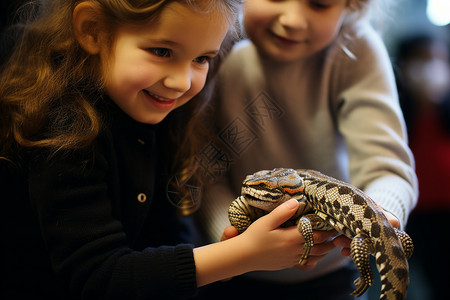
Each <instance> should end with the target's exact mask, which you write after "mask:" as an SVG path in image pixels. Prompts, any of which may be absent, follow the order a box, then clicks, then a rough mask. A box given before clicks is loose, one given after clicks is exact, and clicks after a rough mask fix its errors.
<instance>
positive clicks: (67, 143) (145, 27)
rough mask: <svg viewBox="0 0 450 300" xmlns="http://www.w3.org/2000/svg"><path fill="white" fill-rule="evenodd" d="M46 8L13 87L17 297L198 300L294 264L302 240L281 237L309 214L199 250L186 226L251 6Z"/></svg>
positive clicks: (125, 3)
mask: <svg viewBox="0 0 450 300" xmlns="http://www.w3.org/2000/svg"><path fill="white" fill-rule="evenodd" d="M38 4H39V6H37V7H36V9H35V10H34V13H36V14H37V17H36V18H35V19H34V21H32V22H29V23H27V24H25V25H24V26H25V27H24V29H23V30H24V31H23V35H22V38H21V40H20V41H19V42H18V45H17V46H16V47H15V50H14V52H13V54H12V55H11V57H10V59H9V60H8V61H7V62H6V64H5V65H4V67H3V68H2V71H1V79H0V82H1V83H0V114H1V116H2V118H1V121H0V129H1V130H0V145H1V154H2V155H1V157H2V159H1V160H0V161H1V165H0V166H1V168H0V170H1V172H2V174H1V176H2V177H1V182H2V187H1V191H2V193H3V195H2V204H3V205H5V207H4V208H3V209H2V212H4V214H5V215H4V216H2V222H3V226H2V228H4V229H5V232H3V234H2V249H3V250H5V251H6V252H7V253H6V255H4V256H3V257H4V258H5V259H4V262H2V271H3V272H5V274H7V276H6V277H7V278H6V279H4V280H3V281H2V287H1V289H0V290H1V293H2V298H4V299H10V298H12V297H14V298H18V297H19V296H20V295H22V294H24V295H23V296H24V297H26V296H29V297H30V298H33V299H69V298H70V299H72V298H74V299H80V298H81V299H99V298H100V299H148V298H152V297H153V298H154V297H160V298H168V299H173V298H178V297H181V298H185V297H190V296H193V295H194V294H195V293H196V291H197V287H200V286H204V285H206V284H208V283H211V282H213V281H217V280H221V279H224V278H228V277H231V276H234V275H238V274H242V273H244V272H248V271H252V270H273V269H281V268H285V267H289V266H292V265H295V264H296V263H297V262H298V260H299V255H300V250H299V249H300V247H299V244H300V241H301V237H300V235H299V234H298V233H297V231H296V229H295V228H292V230H286V229H279V228H278V227H279V225H280V224H282V223H283V222H284V221H285V220H286V219H288V218H289V217H290V216H291V215H292V214H293V213H294V212H295V210H296V208H297V204H296V201H292V202H288V203H287V204H286V205H284V206H283V207H281V208H280V209H279V210H277V211H274V213H273V214H271V215H270V216H268V217H267V218H265V219H263V220H262V221H261V222H259V223H258V224H255V226H253V227H252V228H251V230H249V231H248V232H247V233H246V234H245V235H243V236H242V238H239V239H232V240H229V241H225V242H223V243H217V244H212V245H206V246H203V247H199V248H195V249H194V247H193V246H192V244H190V243H192V241H193V231H192V225H191V223H190V219H188V218H186V217H181V215H183V214H187V213H189V212H190V211H191V208H192V207H193V206H194V204H193V202H195V201H196V200H197V198H195V197H190V196H189V195H190V192H191V190H189V186H192V183H194V184H195V185H196V186H197V184H200V181H199V178H200V176H199V174H198V173H196V172H195V171H196V168H195V157H194V154H195V153H196V151H197V148H198V144H199V142H198V140H199V137H201V135H202V129H203V128H202V126H201V121H202V119H201V115H202V114H201V113H202V111H203V110H204V107H205V105H206V103H205V102H204V101H205V98H204V97H205V96H206V95H205V94H199V95H198V96H196V95H197V94H198V93H199V92H200V90H201V89H202V88H203V86H204V84H205V81H206V77H207V75H209V76H212V75H213V70H211V71H210V72H209V73H208V70H210V69H212V68H213V67H214V66H215V65H216V64H217V62H218V59H219V56H220V54H221V50H220V47H221V44H222V41H223V40H224V37H225V36H226V33H227V31H228V30H229V29H230V26H231V25H232V24H233V23H234V19H235V16H236V12H237V10H238V7H239V1H237V0H220V1H216V0H214V1H209V0H199V1H189V0H179V1H164V0H158V1H150V0H121V1H117V0H85V1H79V0H76V1H75V0H73V1H67V0H51V1H40V2H38ZM209 79H211V77H210V78H209ZM209 79H208V80H209ZM192 98H195V99H193V100H192V101H191V99H192ZM189 101H190V102H189ZM187 102H189V103H188V104H186V103H187ZM184 104H186V105H185V106H184V107H182V108H178V107H180V106H182V105H184ZM175 109H176V110H175ZM174 110H175V111H174ZM174 178H175V179H174ZM188 179H189V184H190V185H188V184H186V183H187V182H188ZM171 182H173V183H177V184H175V185H171ZM175 204H176V205H175ZM177 211H179V212H180V213H177ZM274 233H275V234H274ZM3 243H4V244H3ZM170 245H175V246H170ZM263 246H264V247H263ZM269 258H270V259H269ZM3 277H5V276H3Z"/></svg>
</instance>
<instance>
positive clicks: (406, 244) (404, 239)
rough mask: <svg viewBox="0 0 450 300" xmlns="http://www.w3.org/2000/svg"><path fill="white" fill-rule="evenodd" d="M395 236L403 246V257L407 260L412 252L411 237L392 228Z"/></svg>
mask: <svg viewBox="0 0 450 300" xmlns="http://www.w3.org/2000/svg"><path fill="white" fill-rule="evenodd" d="M394 230H395V234H397V237H398V238H399V239H400V242H401V243H402V246H403V251H405V256H406V258H407V259H410V258H411V256H412V254H413V252H414V244H413V241H412V239H411V237H410V236H409V235H408V234H407V233H406V232H404V231H401V230H399V229H397V228H395V227H394Z"/></svg>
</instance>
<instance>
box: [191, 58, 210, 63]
mask: <svg viewBox="0 0 450 300" xmlns="http://www.w3.org/2000/svg"><path fill="white" fill-rule="evenodd" d="M210 60H211V57H208V56H199V57H197V58H196V59H194V62H196V63H199V64H205V63H207V62H209V61H210Z"/></svg>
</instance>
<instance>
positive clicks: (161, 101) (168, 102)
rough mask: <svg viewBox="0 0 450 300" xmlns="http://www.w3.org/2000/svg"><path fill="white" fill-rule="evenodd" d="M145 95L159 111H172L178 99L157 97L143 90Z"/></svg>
mask: <svg viewBox="0 0 450 300" xmlns="http://www.w3.org/2000/svg"><path fill="white" fill-rule="evenodd" d="M142 91H143V94H144V95H145V98H146V99H147V100H148V101H149V102H150V104H152V105H153V106H155V107H157V108H159V109H164V110H166V109H171V108H173V106H174V105H175V101H176V99H169V98H165V97H161V96H159V95H155V94H153V93H150V92H149V91H147V90H142Z"/></svg>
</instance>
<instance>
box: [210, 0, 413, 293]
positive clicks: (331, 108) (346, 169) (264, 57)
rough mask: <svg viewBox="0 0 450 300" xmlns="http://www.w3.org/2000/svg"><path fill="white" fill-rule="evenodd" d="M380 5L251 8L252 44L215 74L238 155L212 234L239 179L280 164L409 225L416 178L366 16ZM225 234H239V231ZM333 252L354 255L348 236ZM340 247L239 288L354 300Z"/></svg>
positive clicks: (383, 56) (310, 3) (259, 3)
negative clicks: (361, 197)
mask: <svg viewBox="0 0 450 300" xmlns="http://www.w3.org/2000/svg"><path fill="white" fill-rule="evenodd" d="M376 4H380V1H379V0H281V1H271V0H246V1H245V8H244V13H243V25H244V28H245V33H246V35H247V37H248V39H246V40H244V41H242V42H240V43H238V44H237V45H236V46H235V48H234V49H233V51H232V52H231V53H230V55H229V56H228V57H227V59H226V61H225V62H224V64H223V65H222V67H221V70H220V73H219V78H220V86H219V88H218V94H219V97H218V100H217V107H218V109H217V114H218V115H217V116H216V118H215V119H216V120H218V121H217V124H218V130H219V132H220V133H222V134H221V135H220V136H221V137H222V141H223V143H224V144H225V146H226V147H227V148H226V149H232V150H233V151H231V152H229V154H228V157H227V162H229V168H228V169H227V172H225V171H224V170H222V171H223V173H224V174H225V175H226V176H224V177H223V178H219V179H220V180H217V181H216V184H215V185H214V186H211V188H208V191H207V199H206V200H205V205H204V206H203V207H202V209H203V210H204V214H203V220H204V223H206V226H205V228H207V229H209V232H208V234H209V236H210V237H211V239H213V240H218V239H219V238H220V236H221V233H222V231H223V228H224V227H226V226H227V225H228V220H227V215H226V209H227V207H228V206H229V204H230V202H231V201H232V200H233V199H234V198H235V195H236V194H237V193H239V189H240V186H241V182H242V179H243V178H244V177H245V176H246V175H248V174H252V173H254V172H256V171H258V170H263V169H272V168H276V167H285V168H293V169H301V168H305V169H315V170H318V171H321V172H322V173H324V174H328V175H330V176H333V177H336V178H339V179H341V180H344V181H347V182H350V183H352V184H353V185H355V186H357V187H359V188H360V189H362V190H363V191H365V192H366V193H367V194H368V195H369V196H371V197H372V199H374V200H375V201H376V202H377V203H378V204H379V205H380V206H381V207H382V208H383V209H384V210H385V211H386V215H387V216H388V218H389V220H390V221H391V223H392V224H393V225H395V226H397V227H402V228H403V227H404V226H405V224H406V220H407V217H408V214H409V213H410V211H411V210H412V208H413V207H414V205H415V203H416V201H417V179H416V175H415V173H414V168H413V164H414V162H413V157H412V155H411V151H410V150H409V148H408V146H407V142H406V134H405V133H406V131H405V124H404V120H403V116H402V114H401V110H400V107H399V103H398V97H397V92H396V86H395V80H394V76H393V72H392V67H391V64H390V61H389V57H388V55H387V51H386V49H385V47H384V45H383V43H382V41H381V39H380V37H379V36H378V35H377V34H376V33H375V31H374V30H373V28H372V27H371V26H370V22H369V18H368V14H369V12H373V11H374V7H373V5H376ZM224 133H233V134H224ZM224 149H225V148H224ZM226 233H227V234H228V235H227V236H225V238H227V237H228V238H229V237H232V236H234V235H235V234H236V232H235V231H233V229H232V228H229V229H227V231H226ZM316 234H317V235H321V236H322V237H323V235H324V234H325V233H324V232H317V233H316ZM330 238H332V237H330ZM334 245H335V246H345V247H346V248H347V247H348V240H347V241H346V240H345V239H342V238H339V239H336V240H334ZM314 247H316V245H315V246H314ZM314 247H313V249H314ZM333 248H334V247H330V248H328V250H327V251H319V248H317V249H316V252H315V253H313V255H312V256H311V257H310V259H309V261H308V265H306V266H305V267H302V270H298V268H293V269H290V270H283V271H281V272H277V273H273V272H259V273H255V274H252V276H245V279H242V278H240V279H235V280H234V282H235V283H236V285H237V286H239V284H242V286H246V287H247V289H246V290H249V291H252V292H251V294H252V297H256V298H257V297H258V296H259V294H256V293H261V295H264V296H266V297H267V296H268V295H272V296H274V297H275V295H277V294H279V293H281V292H282V293H284V294H288V293H289V292H290V293H291V294H292V295H291V296H292V297H296V295H302V297H304V299H347V297H348V298H349V299H353V297H352V296H350V295H349V293H350V292H352V291H353V289H354V288H355V287H354V285H353V278H354V276H355V274H354V272H353V271H352V269H349V267H352V264H350V265H349V261H348V258H347V257H343V256H342V255H341V254H340V253H339V250H338V249H333ZM344 253H345V254H347V255H348V249H345V251H344ZM324 256H325V257H324ZM314 279H315V281H314ZM241 280H242V281H241ZM261 281H263V282H264V284H262V285H261ZM232 283H233V282H229V283H228V284H232ZM253 285H254V286H253ZM237 288H238V287H237ZM224 290H225V291H227V290H231V289H230V288H229V287H227V288H225V289H224ZM341 297H342V298H341Z"/></svg>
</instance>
